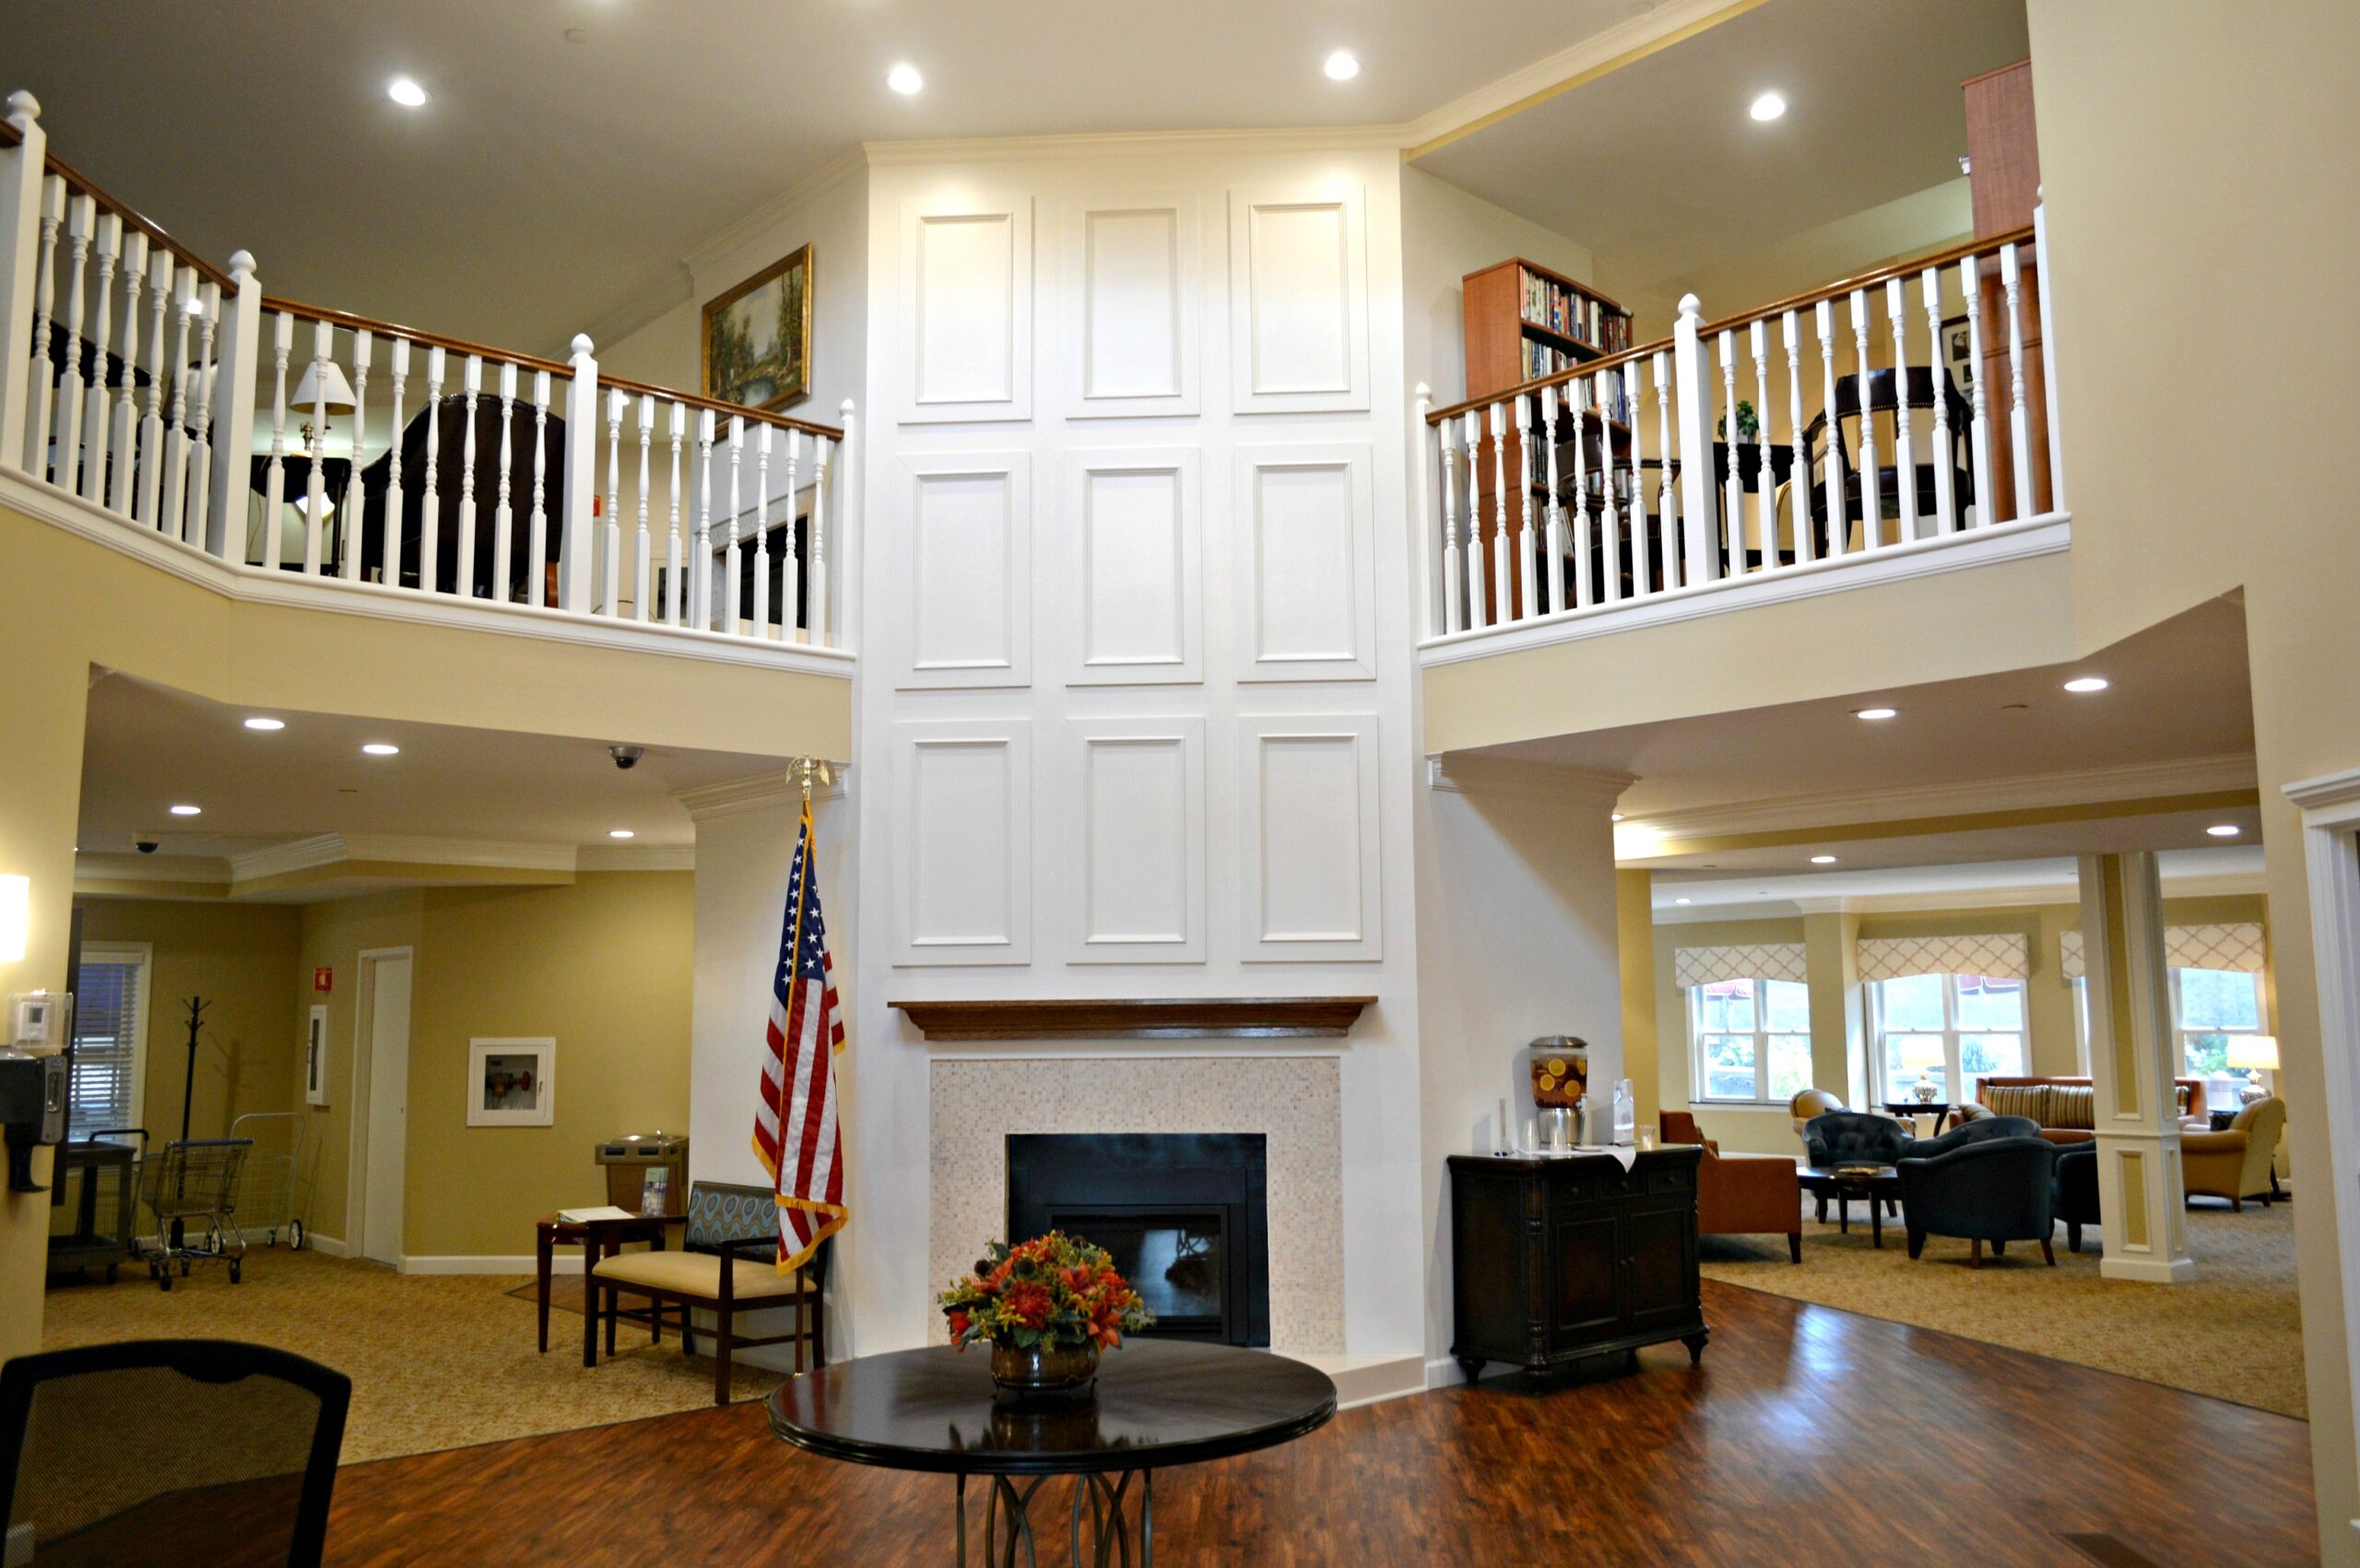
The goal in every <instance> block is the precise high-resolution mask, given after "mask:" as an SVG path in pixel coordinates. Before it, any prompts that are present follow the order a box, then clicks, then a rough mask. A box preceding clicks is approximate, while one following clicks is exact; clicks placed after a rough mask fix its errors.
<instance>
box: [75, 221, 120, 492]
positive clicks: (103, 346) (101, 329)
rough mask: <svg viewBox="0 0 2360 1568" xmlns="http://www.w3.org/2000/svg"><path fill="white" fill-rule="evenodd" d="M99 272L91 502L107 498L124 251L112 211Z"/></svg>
mask: <svg viewBox="0 0 2360 1568" xmlns="http://www.w3.org/2000/svg"><path fill="white" fill-rule="evenodd" d="M98 251H99V275H98V277H96V278H94V279H93V280H92V281H91V285H90V306H91V311H90V389H89V392H88V393H87V394H85V395H84V405H85V406H84V408H83V411H82V499H83V500H84V501H89V502H91V503H92V504H94V505H95V504H98V503H100V502H102V501H105V500H106V493H107V490H106V486H107V423H108V416H109V414H110V413H111V412H112V404H110V403H109V401H108V399H107V345H108V344H109V343H111V342H112V340H113V337H114V334H113V332H112V330H111V327H112V323H113V320H114V268H115V260H116V258H117V257H118V256H119V255H121V254H122V252H123V219H122V218H118V217H116V216H115V215H114V214H113V213H111V212H106V213H100V215H99V236H98Z"/></svg>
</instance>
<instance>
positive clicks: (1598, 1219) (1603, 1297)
mask: <svg viewBox="0 0 2360 1568" xmlns="http://www.w3.org/2000/svg"><path fill="white" fill-rule="evenodd" d="M1624 1251H1625V1249H1624V1245H1623V1234H1622V1223H1621V1221H1620V1220H1619V1219H1618V1217H1617V1216H1616V1215H1615V1214H1614V1212H1613V1211H1612V1210H1611V1209H1608V1210H1603V1211H1601V1210H1596V1209H1593V1210H1589V1211H1587V1212H1584V1213H1580V1214H1575V1215H1570V1216H1566V1217H1563V1218H1559V1219H1555V1220H1552V1223H1551V1225H1550V1227H1549V1268H1548V1273H1549V1348H1550V1350H1552V1351H1564V1350H1577V1349H1579V1348H1580V1347H1581V1346H1582V1344H1584V1343H1585V1342H1586V1341H1588V1340H1592V1339H1610V1338H1613V1337H1614V1336H1615V1335H1616V1334H1618V1333H1620V1332H1621V1330H1622V1322H1623V1319H1624V1318H1625V1316H1626V1315H1628V1312H1629V1307H1628V1305H1627V1303H1625V1301H1624V1299H1623V1292H1622V1279H1623V1268H1622V1258H1623V1256H1624Z"/></svg>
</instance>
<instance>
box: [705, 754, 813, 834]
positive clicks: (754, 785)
mask: <svg viewBox="0 0 2360 1568" xmlns="http://www.w3.org/2000/svg"><path fill="white" fill-rule="evenodd" d="M829 767H830V768H831V769H832V770H833V771H834V773H835V777H834V778H833V779H832V780H831V781H830V782H829V783H827V784H820V782H818V781H817V780H814V781H813V782H812V784H811V798H812V799H814V800H841V799H843V798H844V774H845V772H847V771H848V769H849V764H847V763H844V762H831V763H830V764H829ZM802 794H803V781H802V780H801V779H799V778H796V777H795V776H794V775H793V774H792V773H791V772H788V771H787V770H786V769H784V768H782V769H780V770H779V771H778V772H774V773H752V774H749V775H748V776H747V777H745V778H739V779H724V780H723V781H722V782H721V783H719V784H699V785H697V786H696V787H695V788H694V789H683V790H678V791H676V792H674V794H673V796H672V798H673V799H675V800H677V801H678V802H679V803H680V805H681V806H682V807H683V808H685V809H686V810H687V811H688V814H689V817H690V819H691V820H693V821H698V822H702V821H704V820H706V819H709V818H714V817H735V816H738V815H740V814H742V813H744V812H748V811H761V810H765V809H767V808H770V807H773V806H780V805H784V804H785V803H786V802H787V801H790V800H796V799H799V798H801V796H802Z"/></svg>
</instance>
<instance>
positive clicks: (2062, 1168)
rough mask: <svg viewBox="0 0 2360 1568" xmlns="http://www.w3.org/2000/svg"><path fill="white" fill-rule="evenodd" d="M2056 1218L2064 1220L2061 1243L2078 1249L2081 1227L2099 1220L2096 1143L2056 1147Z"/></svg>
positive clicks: (2080, 1243)
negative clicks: (2063, 1241) (2063, 1240)
mask: <svg viewBox="0 0 2360 1568" xmlns="http://www.w3.org/2000/svg"><path fill="white" fill-rule="evenodd" d="M2057 1218H2059V1220H2064V1221H2065V1244H2066V1245H2067V1246H2069V1247H2071V1248H2072V1249H2073V1250H2074V1251H2075V1252H2079V1251H2081V1250H2082V1227H2083V1226H2084V1225H2094V1224H2097V1223H2098V1222H2099V1215H2098V1146H2097V1145H2096V1144H2094V1143H2083V1144H2077V1145H2075V1146H2074V1147H2072V1148H2070V1149H2059V1150H2058V1151H2057Z"/></svg>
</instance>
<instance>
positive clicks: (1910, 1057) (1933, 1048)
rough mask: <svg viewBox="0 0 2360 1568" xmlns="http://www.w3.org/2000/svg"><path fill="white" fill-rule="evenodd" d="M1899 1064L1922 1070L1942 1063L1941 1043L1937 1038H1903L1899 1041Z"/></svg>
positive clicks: (1939, 1065)
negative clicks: (1903, 1039)
mask: <svg viewBox="0 0 2360 1568" xmlns="http://www.w3.org/2000/svg"><path fill="white" fill-rule="evenodd" d="M1901 1065H1902V1066H1903V1067H1916V1068H1917V1069H1918V1070H1919V1071H1921V1072H1922V1071H1924V1070H1925V1069H1926V1068H1928V1067H1941V1065H1942V1043H1941V1041H1939V1040H1905V1041H1903V1042H1902V1043H1901Z"/></svg>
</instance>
